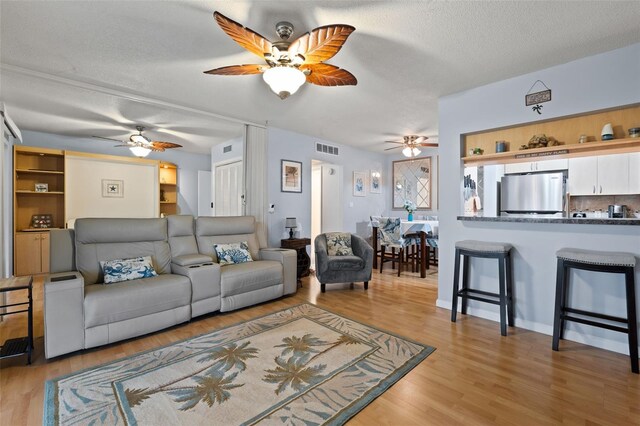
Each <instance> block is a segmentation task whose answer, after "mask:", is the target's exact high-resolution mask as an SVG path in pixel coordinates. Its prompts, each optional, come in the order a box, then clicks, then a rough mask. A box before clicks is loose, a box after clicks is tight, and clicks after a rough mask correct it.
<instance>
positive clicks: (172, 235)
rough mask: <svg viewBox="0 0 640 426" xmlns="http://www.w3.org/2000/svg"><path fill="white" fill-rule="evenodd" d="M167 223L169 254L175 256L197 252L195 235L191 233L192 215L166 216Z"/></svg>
mask: <svg viewBox="0 0 640 426" xmlns="http://www.w3.org/2000/svg"><path fill="white" fill-rule="evenodd" d="M167 225H168V228H167V232H168V234H169V246H170V247H171V256H173V257H177V256H183V255H186V254H196V253H198V245H197V244H196V237H195V235H194V233H193V216H191V215H172V216H167Z"/></svg>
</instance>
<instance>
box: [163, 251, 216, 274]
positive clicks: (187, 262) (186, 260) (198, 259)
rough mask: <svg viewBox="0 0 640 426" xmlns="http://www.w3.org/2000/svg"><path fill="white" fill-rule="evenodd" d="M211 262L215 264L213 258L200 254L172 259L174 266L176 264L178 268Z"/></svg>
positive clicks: (184, 255)
mask: <svg viewBox="0 0 640 426" xmlns="http://www.w3.org/2000/svg"><path fill="white" fill-rule="evenodd" d="M211 262H213V259H211V256H208V255H206V254H200V253H195V254H183V255H181V256H176V257H173V258H172V259H171V264H172V265H173V264H175V265H178V266H191V265H199V264H203V263H211ZM180 275H182V274H180Z"/></svg>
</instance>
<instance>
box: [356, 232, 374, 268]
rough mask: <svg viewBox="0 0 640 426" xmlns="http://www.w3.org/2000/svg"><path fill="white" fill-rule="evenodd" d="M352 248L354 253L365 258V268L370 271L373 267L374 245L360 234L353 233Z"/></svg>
mask: <svg viewBox="0 0 640 426" xmlns="http://www.w3.org/2000/svg"><path fill="white" fill-rule="evenodd" d="M351 250H353V254H354V255H356V256H358V257H359V258H361V259H364V269H365V270H366V271H369V270H371V269H372V268H373V247H371V246H370V245H369V243H368V242H367V241H365V239H364V238H362V237H360V236H359V235H355V234H351Z"/></svg>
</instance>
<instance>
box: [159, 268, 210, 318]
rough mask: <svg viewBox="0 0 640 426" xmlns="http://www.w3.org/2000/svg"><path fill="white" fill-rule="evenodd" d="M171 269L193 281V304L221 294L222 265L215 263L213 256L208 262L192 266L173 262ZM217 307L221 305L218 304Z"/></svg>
mask: <svg viewBox="0 0 640 426" xmlns="http://www.w3.org/2000/svg"><path fill="white" fill-rule="evenodd" d="M207 257H208V256H207ZM171 271H172V272H173V273H174V274H176V275H182V276H185V277H187V278H189V280H190V281H191V304H194V303H196V302H199V301H201V300H206V299H210V298H213V297H219V296H220V265H218V264H217V263H213V262H212V261H211V258H209V261H208V262H207V263H201V264H197V265H190V266H181V265H176V264H175V263H172V264H171ZM217 309H220V307H219V306H218V308H217ZM202 313H204V312H202ZM202 313H198V314H197V315H201V314H202ZM192 316H196V315H192Z"/></svg>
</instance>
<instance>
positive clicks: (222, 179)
mask: <svg viewBox="0 0 640 426" xmlns="http://www.w3.org/2000/svg"><path fill="white" fill-rule="evenodd" d="M242 190H243V187H242V161H234V162H233V163H227V164H221V165H218V166H216V167H215V201H214V203H213V205H214V210H215V215H216V216H241V215H242Z"/></svg>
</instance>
